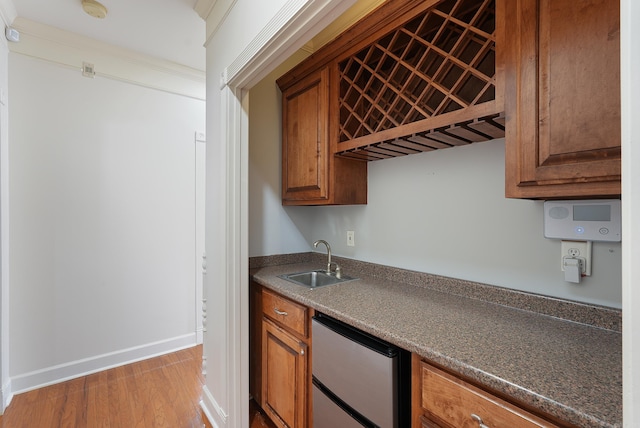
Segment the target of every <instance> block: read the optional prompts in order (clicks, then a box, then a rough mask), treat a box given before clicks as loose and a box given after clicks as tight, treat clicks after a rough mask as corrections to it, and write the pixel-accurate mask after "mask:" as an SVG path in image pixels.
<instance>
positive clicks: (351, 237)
mask: <svg viewBox="0 0 640 428" xmlns="http://www.w3.org/2000/svg"><path fill="white" fill-rule="evenodd" d="M355 246H356V234H355V232H354V231H353V230H347V247H355Z"/></svg>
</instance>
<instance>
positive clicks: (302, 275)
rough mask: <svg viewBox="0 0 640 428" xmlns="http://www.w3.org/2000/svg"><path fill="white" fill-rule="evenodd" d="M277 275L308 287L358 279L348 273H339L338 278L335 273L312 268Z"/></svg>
mask: <svg viewBox="0 0 640 428" xmlns="http://www.w3.org/2000/svg"><path fill="white" fill-rule="evenodd" d="M279 277H280V278H282V279H286V280H287V281H291V282H294V283H296V284H298V285H304V286H305V287H309V288H318V287H323V286H325V285H333V284H340V283H343V282H348V281H354V280H356V279H358V278H353V277H351V276H348V275H340V278H338V277H337V276H336V274H335V273H327V271H325V270H322V269H320V270H312V271H309V272H298V273H289V274H286V275H279Z"/></svg>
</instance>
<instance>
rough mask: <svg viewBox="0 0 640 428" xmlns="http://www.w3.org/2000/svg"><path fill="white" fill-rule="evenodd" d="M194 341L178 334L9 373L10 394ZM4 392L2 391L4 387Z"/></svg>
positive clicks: (194, 337)
mask: <svg viewBox="0 0 640 428" xmlns="http://www.w3.org/2000/svg"><path fill="white" fill-rule="evenodd" d="M195 345H196V335H195V333H190V334H186V335H184V336H178V337H174V338H171V339H167V340H162V341H159V342H154V343H148V344H145V345H141V346H136V347H133V348H129V349H123V350H121V351H116V352H110V353H108V354H103V355H97V356H95V357H90V358H84V359H82V360H77V361H72V362H69V363H65V364H59V365H57V366H52V367H48V368H45V369H41V370H36V371H33V372H30V373H25V374H22V375H19V376H15V377H12V378H11V380H10V382H11V385H10V386H11V388H13V391H12V392H13V394H18V393H21V392H25V391H29V390H32V389H36V388H41V387H43V386H47V385H52V384H55V383H59V382H64V381H66V380H69V379H74V378H77V377H80V376H85V375H88V374H91V373H96V372H99V371H102V370H106V369H110V368H113V367H118V366H122V365H125V364H129V363H134V362H136V361H141V360H146V359H148V358H153V357H157V356H158V355H163V354H168V353H169V352H174V351H177V350H180V349H184V348H189V347H191V346H195ZM3 392H4V391H3Z"/></svg>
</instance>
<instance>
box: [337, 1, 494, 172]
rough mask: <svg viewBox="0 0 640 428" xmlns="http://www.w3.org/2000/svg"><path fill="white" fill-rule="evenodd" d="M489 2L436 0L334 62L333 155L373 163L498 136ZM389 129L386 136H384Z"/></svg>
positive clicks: (492, 34)
mask: <svg viewBox="0 0 640 428" xmlns="http://www.w3.org/2000/svg"><path fill="white" fill-rule="evenodd" d="M494 3H495V1H494V0H484V1H483V0H444V1H442V2H440V3H438V4H437V5H436V6H434V7H433V8H431V9H428V10H427V11H425V12H422V13H420V14H419V15H417V16H415V17H413V18H412V19H410V20H409V21H408V22H406V24H405V25H403V26H401V27H400V28H396V29H395V30H393V31H391V32H389V33H387V34H386V35H384V36H383V37H381V38H379V39H378V40H377V41H375V42H373V43H371V44H370V45H368V46H367V47H365V48H363V49H361V50H359V51H358V52H357V53H355V54H354V55H351V56H349V57H348V58H346V59H344V60H342V61H340V62H339V63H338V70H339V82H340V88H339V91H340V94H339V115H340V125H339V141H338V154H339V155H340V156H343V157H348V158H354V159H360V160H378V159H385V158H389V157H395V156H401V155H406V154H411V153H419V152H424V151H429V150H435V149H440V148H445V147H451V146H457V145H462V144H469V143H472V142H477V141H486V140H489V139H493V138H499V137H504V115H503V114H502V113H501V111H502V107H498V106H496V105H495V104H496V103H492V105H491V107H490V108H480V107H481V106H482V105H483V104H484V103H491V102H493V101H495V99H496V82H495V74H496V67H495V56H496V55H495V4H494ZM391 130H393V131H391Z"/></svg>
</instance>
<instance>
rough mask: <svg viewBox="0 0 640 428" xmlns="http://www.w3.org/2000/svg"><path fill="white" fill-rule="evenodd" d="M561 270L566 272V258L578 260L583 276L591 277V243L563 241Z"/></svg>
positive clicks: (561, 246)
mask: <svg viewBox="0 0 640 428" xmlns="http://www.w3.org/2000/svg"><path fill="white" fill-rule="evenodd" d="M560 253H561V257H560V268H561V269H562V271H564V264H565V263H564V261H565V258H571V259H578V260H580V261H581V264H580V267H581V270H582V275H583V276H591V241H561V245H560Z"/></svg>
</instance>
